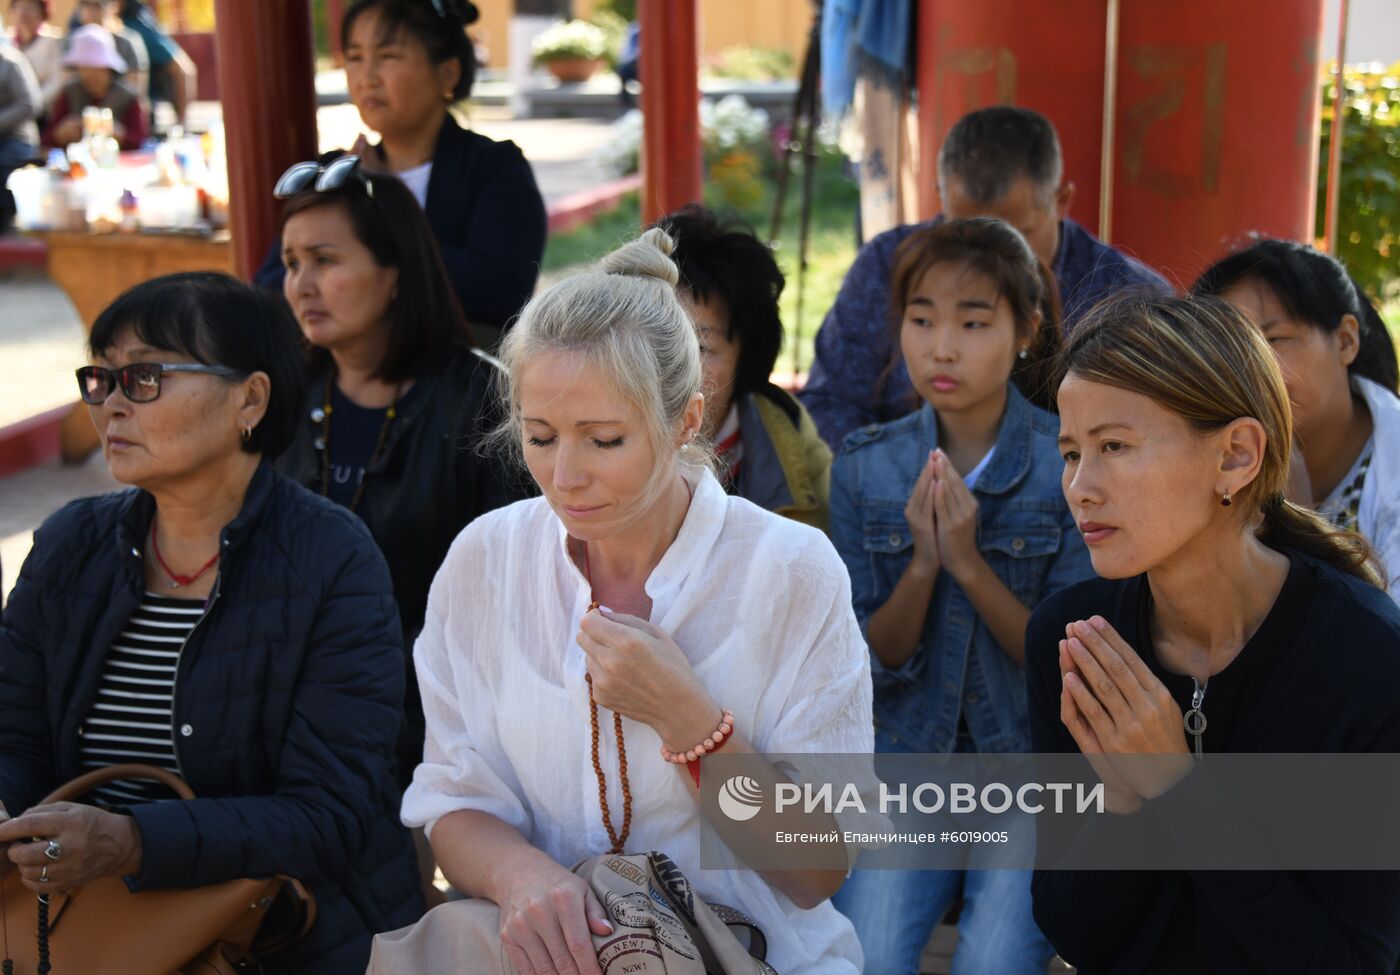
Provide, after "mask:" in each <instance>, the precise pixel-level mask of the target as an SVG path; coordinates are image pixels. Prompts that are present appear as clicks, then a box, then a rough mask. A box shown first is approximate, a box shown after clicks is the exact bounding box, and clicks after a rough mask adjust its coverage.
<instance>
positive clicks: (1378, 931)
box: [1026, 553, 1400, 975]
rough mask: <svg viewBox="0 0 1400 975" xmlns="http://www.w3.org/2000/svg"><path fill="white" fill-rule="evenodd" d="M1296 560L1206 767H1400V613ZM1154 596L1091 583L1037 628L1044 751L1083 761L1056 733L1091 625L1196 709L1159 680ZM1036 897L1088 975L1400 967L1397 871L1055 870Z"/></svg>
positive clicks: (1037, 617)
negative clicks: (1064, 662)
mask: <svg viewBox="0 0 1400 975" xmlns="http://www.w3.org/2000/svg"><path fill="white" fill-rule="evenodd" d="M1290 557H1291V560H1292V566H1291V569H1290V571H1289V574H1288V578H1287V581H1286V582H1285V583H1284V587H1283V590H1282V591H1281V592H1280V593H1279V596H1278V598H1277V599H1276V600H1275V602H1274V606H1273V609H1271V610H1270V611H1269V614H1268V616H1267V617H1265V619H1264V622H1263V623H1262V624H1261V625H1260V627H1259V629H1258V631H1257V632H1256V633H1255V634H1254V636H1253V637H1251V638H1250V640H1249V642H1248V643H1247V644H1246V645H1245V647H1244V649H1242V650H1241V651H1240V653H1239V655H1238V656H1237V657H1236V658H1235V659H1234V660H1233V661H1231V662H1230V664H1229V665H1228V666H1227V667H1226V668H1225V669H1224V670H1222V671H1220V672H1219V673H1218V674H1216V675H1215V676H1213V677H1212V678H1211V679H1210V685H1209V693H1208V696H1207V698H1206V704H1205V711H1206V714H1207V716H1208V722H1207V725H1206V729H1205V731H1204V733H1203V734H1202V736H1201V737H1202V741H1203V746H1204V751H1205V753H1206V754H1207V755H1209V754H1210V753H1212V752H1253V753H1258V752H1274V753H1305V754H1313V753H1345V752H1400V694H1397V688H1400V609H1397V608H1396V606H1395V604H1394V603H1393V602H1391V600H1390V598H1389V597H1387V596H1386V595H1385V594H1384V593H1383V592H1381V591H1380V590H1378V589H1375V588H1372V587H1371V586H1368V585H1366V584H1365V583H1363V582H1361V581H1360V580H1358V579H1355V578H1352V577H1350V576H1345V575H1343V574H1342V573H1340V572H1339V571H1337V570H1336V569H1333V568H1331V567H1329V566H1326V565H1323V564H1321V563H1319V562H1316V561H1314V560H1312V559H1309V558H1307V557H1305V556H1302V555H1298V554H1296V553H1295V554H1292V555H1291V556H1290ZM1147 590H1148V586H1147V583H1146V579H1145V577H1144V576H1138V577H1136V578H1133V579H1124V580H1107V579H1093V580H1090V581H1087V582H1082V583H1079V584H1077V585H1073V586H1069V587H1067V588H1065V589H1061V590H1060V591H1059V592H1057V593H1055V594H1054V595H1052V596H1050V597H1049V598H1048V599H1046V600H1045V601H1044V602H1043V603H1041V604H1040V605H1039V606H1038V607H1037V608H1036V610H1035V612H1034V613H1033V614H1032V615H1031V619H1030V623H1029V626H1028V627H1027V630H1026V683H1027V689H1028V692H1029V697H1030V714H1031V739H1032V742H1033V745H1034V748H1035V751H1037V752H1075V751H1078V747H1077V746H1076V745H1075V742H1074V738H1073V737H1072V736H1071V735H1070V733H1069V731H1068V730H1067V729H1066V728H1065V727H1064V725H1063V724H1062V723H1061V721H1060V687H1061V683H1060V671H1059V641H1060V640H1061V639H1063V638H1064V634H1065V626H1066V624H1068V623H1070V622H1072V621H1074V620H1082V619H1088V618H1089V617H1091V616H1093V615H1094V614H1096V613H1097V614H1099V615H1102V616H1103V617H1104V618H1105V619H1107V620H1108V621H1109V623H1111V624H1112V625H1113V627H1114V629H1116V630H1117V631H1118V633H1119V634H1120V635H1121V636H1122V637H1123V639H1124V640H1125V641H1126V642H1127V643H1128V645H1129V646H1131V647H1133V648H1134V649H1135V650H1136V651H1137V652H1138V653H1139V654H1140V655H1141V656H1142V658H1143V661H1144V662H1145V663H1146V664H1147V665H1148V666H1149V667H1150V668H1151V669H1152V671H1153V673H1154V674H1156V675H1157V677H1158V678H1159V679H1161V680H1162V682H1163V683H1164V684H1165V685H1166V687H1167V689H1168V690H1169V691H1171V693H1172V696H1173V697H1174V698H1175V699H1176V702H1177V704H1179V705H1181V707H1182V713H1185V712H1186V711H1187V710H1189V708H1190V703H1189V702H1190V699H1191V692H1192V689H1193V683H1192V680H1191V678H1190V677H1184V676H1182V675H1180V674H1173V673H1169V672H1168V671H1167V670H1165V669H1164V668H1163V667H1162V665H1161V664H1160V663H1159V662H1158V660H1157V658H1156V656H1155V655H1154V654H1153V653H1152V648H1151V640H1150V637H1149V635H1148V634H1147V633H1145V632H1144V631H1143V626H1142V621H1143V620H1144V619H1145V618H1146V614H1145V612H1144V608H1145V600H1146V599H1147V598H1148V594H1147ZM1181 788H1182V786H1181V785H1178V786H1176V787H1174V788H1173V789H1172V790H1169V791H1168V792H1167V793H1165V794H1164V796H1163V797H1159V798H1158V799H1157V800H1153V801H1154V802H1161V801H1163V800H1164V799H1167V800H1168V801H1171V800H1170V797H1172V796H1173V794H1174V793H1175V792H1176V791H1177V790H1178V789H1181ZM1032 891H1033V895H1034V906H1035V919H1036V923H1037V924H1039V925H1040V929H1041V930H1042V931H1043V932H1045V936H1046V937H1047V938H1049V939H1050V942H1051V944H1053V945H1054V946H1055V949H1056V950H1057V951H1058V952H1059V953H1060V954H1061V955H1062V956H1063V957H1064V959H1065V960H1066V961H1067V962H1069V963H1070V964H1071V965H1074V966H1075V967H1076V968H1077V969H1078V970H1079V971H1080V972H1083V973H1084V975H1100V973H1114V975H1120V973H1121V975H1136V973H1143V972H1151V973H1178V972H1192V973H1200V975H1216V973H1218V975H1248V973H1254V972H1258V973H1261V975H1262V973H1268V975H1287V973H1293V972H1297V973H1300V975H1302V973H1315V972H1326V973H1329V975H1331V973H1341V972H1355V973H1361V972H1374V973H1390V972H1391V971H1392V970H1394V969H1395V967H1396V961H1397V959H1398V958H1400V874H1397V873H1396V872H1395V871H1382V870H1374V871H1364V872H1361V871H1290V872H1278V871H1266V870H1240V871H1223V870H1213V871H1211V870H1194V871H1176V872H1171V871H1154V872H1145V871H1132V870H1108V871H1085V870H1078V871H1075V870H1055V871H1037V872H1036V874H1035V877H1034V880H1033V882H1032Z"/></svg>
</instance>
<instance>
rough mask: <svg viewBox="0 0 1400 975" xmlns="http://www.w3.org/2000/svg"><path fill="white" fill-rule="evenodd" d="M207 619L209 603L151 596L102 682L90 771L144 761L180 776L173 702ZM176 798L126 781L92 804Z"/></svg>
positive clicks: (93, 719)
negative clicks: (192, 643)
mask: <svg viewBox="0 0 1400 975" xmlns="http://www.w3.org/2000/svg"><path fill="white" fill-rule="evenodd" d="M203 615H204V600H202V599H172V598H170V597H167V596H161V595H157V594H156V593H152V592H148V593H146V595H145V596H144V597H143V598H142V600H141V605H140V606H139V607H137V609H136V612H135V613H133V614H132V616H131V619H130V620H129V621H128V622H127V624H126V628H125V629H123V630H122V632H121V634H120V635H119V636H118V637H117V639H116V641H115V642H113V644H112V648H111V649H110V650H109V651H108V653H107V659H106V661H105V662H104V663H103V665H102V682H101V684H100V685H99V687H98V691H97V698H96V699H95V700H94V701H93V704H92V710H91V711H89V712H88V716H87V720H86V721H85V722H83V726H82V747H81V750H80V756H79V757H80V759H81V761H82V765H83V768H84V770H86V771H91V770H92V769H97V768H106V767H107V766H109V765H120V764H122V763H124V762H141V763H143V764H146V765H155V766H158V767H160V768H163V769H166V770H168V771H171V772H176V773H178V771H179V770H178V768H177V766H176V762H175V729H174V724H173V721H174V717H173V712H172V708H171V705H172V701H173V694H174V689H175V669H176V665H177V663H178V662H179V658H180V648H181V647H182V646H184V643H185V639H186V638H187V637H188V636H189V635H190V632H191V631H192V630H193V629H194V627H195V624H196V623H198V622H199V618H200V617H201V616H203ZM173 797H174V793H173V792H171V791H170V790H169V789H168V788H166V787H165V786H163V785H160V784H159V783H156V782H149V781H129V780H122V779H119V780H117V781H116V782H110V783H108V784H107V785H104V786H101V787H99V788H97V789H95V790H93V793H92V799H93V800H94V801H95V802H96V803H97V804H98V805H102V806H129V805H133V804H139V803H143V802H153V801H156V800H159V799H170V798H173Z"/></svg>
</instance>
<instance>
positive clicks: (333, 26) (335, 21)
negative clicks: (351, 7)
mask: <svg viewBox="0 0 1400 975" xmlns="http://www.w3.org/2000/svg"><path fill="white" fill-rule="evenodd" d="M344 20H345V0H326V39H327V40H329V41H330V45H331V57H333V58H334V59H335V63H336V64H344V63H345V52H344V51H343V50H341V48H340V25H341V23H343V22H344Z"/></svg>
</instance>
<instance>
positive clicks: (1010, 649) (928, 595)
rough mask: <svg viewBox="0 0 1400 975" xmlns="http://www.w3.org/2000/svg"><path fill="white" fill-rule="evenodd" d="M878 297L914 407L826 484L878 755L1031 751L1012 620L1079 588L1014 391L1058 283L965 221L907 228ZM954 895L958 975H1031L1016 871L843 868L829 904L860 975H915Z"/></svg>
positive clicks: (1037, 962)
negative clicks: (847, 926) (855, 948)
mask: <svg viewBox="0 0 1400 975" xmlns="http://www.w3.org/2000/svg"><path fill="white" fill-rule="evenodd" d="M892 294H893V297H894V301H895V310H896V311H897V313H898V314H899V315H900V320H899V322H898V334H899V348H900V350H901V353H902V355H903V358H904V361H905V362H906V363H908V366H909V372H910V374H911V376H912V377H913V380H914V387H915V390H916V391H917V392H918V394H919V396H920V397H921V398H922V399H923V400H924V404H923V407H922V409H920V410H919V411H918V412H916V413H913V414H911V415H910V416H907V417H904V418H903V419H900V420H896V421H894V422H893V423H888V424H884V425H877V426H870V427H866V428H864V429H862V430H858V431H856V432H854V433H852V434H851V435H850V436H849V437H847V438H846V442H845V444H844V445H843V447H842V449H841V452H840V453H839V454H838V456H837V458H836V463H835V467H834V468H833V470H832V484H831V522H832V536H833V541H834V542H835V543H836V548H837V550H838V551H839V552H840V553H841V556H842V558H843V559H844V560H845V563H846V567H847V569H848V570H849V571H850V574H851V588H852V596H853V599H854V602H855V611H856V616H857V618H858V619H859V620H860V622H861V626H862V628H863V629H864V630H865V634H866V641H867V642H868V643H869V645H870V648H871V668H872V670H873V671H874V686H875V747H876V750H877V751H884V752H942V753H948V752H1020V751H1029V749H1030V730H1029V717H1028V712H1027V705H1026V690H1025V681H1024V677H1023V675H1022V664H1023V661H1024V657H1025V628H1026V621H1027V620H1028V619H1029V617H1030V612H1031V610H1032V609H1033V608H1034V607H1035V605H1036V604H1037V603H1038V602H1039V601H1040V600H1041V599H1043V598H1044V597H1045V596H1046V595H1048V594H1049V593H1051V592H1053V591H1055V590H1056V589H1059V588H1061V587H1063V586H1066V585H1068V584H1070V583H1073V582H1078V581H1080V580H1082V579H1086V578H1090V577H1091V576H1092V575H1093V568H1092V566H1091V564H1090V562H1089V555H1088V552H1087V550H1086V549H1085V547H1084V543H1083V541H1082V539H1081V538H1080V535H1079V532H1078V530H1077V528H1076V526H1075V524H1074V521H1073V519H1072V518H1071V516H1070V513H1069V509H1068V508H1067V507H1066V505H1065V502H1064V497H1063V494H1062V493H1061V490H1060V474H1061V471H1062V469H1063V462H1062V460H1061V459H1060V454H1059V449H1058V446H1057V444H1056V437H1057V436H1058V433H1059V424H1058V422H1057V421H1056V419H1055V418H1054V417H1053V416H1052V415H1050V414H1049V413H1047V412H1045V411H1044V410H1041V409H1039V408H1037V407H1036V406H1033V405H1032V404H1031V403H1030V402H1029V401H1028V400H1027V397H1026V394H1023V392H1022V389H1025V390H1026V393H1027V394H1029V395H1031V396H1035V394H1036V389H1035V384H1036V382H1037V373H1038V369H1037V366H1038V364H1040V363H1043V362H1045V361H1046V360H1047V359H1048V357H1049V356H1050V355H1051V354H1052V353H1053V352H1054V350H1055V347H1056V345H1057V344H1058V337H1059V327H1058V322H1057V321H1056V319H1057V315H1056V312H1055V300H1054V290H1053V285H1052V284H1051V283H1050V282H1049V280H1048V277H1047V276H1046V274H1045V272H1044V269H1043V268H1042V267H1041V266H1040V265H1039V263H1038V262H1037V261H1036V259H1035V257H1034V256H1033V255H1032V253H1031V251H1030V248H1029V247H1028V246H1027V245H1026V242H1025V240H1024V239H1023V238H1022V237H1021V236H1020V234H1018V233H1017V232H1016V231H1015V230H1014V229H1012V228H1011V227H1010V226H1009V225H1008V224H1006V223H1003V222H1002V221H1000V220H995V219H991V218H974V219H970V220H959V221H950V222H947V223H943V224H940V225H939V226H936V227H930V228H927V229H924V230H920V231H918V232H917V233H915V234H912V235H911V236H910V237H909V238H908V240H906V241H905V242H904V244H902V245H901V247H900V250H899V252H898V253H897V255H896V260H895V270H894V278H893V288H892ZM1018 385H1019V386H1020V387H1021V388H1018ZM959 894H961V895H962V899H963V908H962V913H961V916H960V917H959V921H958V927H959V942H958V948H957V952H956V955H955V959H954V968H953V970H954V971H955V972H957V973H959V975H968V973H980V972H988V973H997V975H1008V973H1012V975H1014V973H1019V972H1026V973H1031V972H1036V973H1043V972H1044V971H1045V969H1046V965H1047V964H1048V962H1049V960H1050V958H1051V956H1052V955H1053V954H1054V951H1053V949H1052V948H1051V947H1050V944H1049V942H1048V941H1046V939H1045V938H1044V936H1043V935H1042V934H1041V933H1040V930H1039V929H1038V928H1037V927H1036V925H1035V921H1034V919H1033V918H1032V916H1031V892H1030V872H1029V871H1013V870H986V871H977V870H968V871H894V870H866V871H856V873H855V874H853V875H852V877H851V878H850V880H849V881H848V882H847V883H846V885H845V886H844V887H843V888H842V889H841V891H840V893H839V895H838V897H837V898H836V905H837V907H838V908H840V910H841V911H842V912H843V913H845V914H846V915H847V916H848V917H850V918H851V920H852V921H853V922H855V926H856V931H857V933H858V934H859V935H860V939H861V944H862V947H863V948H864V950H865V958H866V971H867V972H868V973H870V975H906V973H909V975H913V973H915V972H917V971H918V964H919V958H920V955H921V953H922V951H923V947H924V945H925V943H926V942H927V941H928V939H929V935H930V933H931V932H932V930H933V928H934V926H935V925H937V924H938V923H939V921H940V920H942V918H943V916H944V915H945V914H946V913H947V912H948V910H949V908H950V907H951V906H952V905H953V903H954V901H955V900H956V898H957V897H958V895H959Z"/></svg>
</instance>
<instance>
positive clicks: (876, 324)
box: [801, 106, 1171, 449]
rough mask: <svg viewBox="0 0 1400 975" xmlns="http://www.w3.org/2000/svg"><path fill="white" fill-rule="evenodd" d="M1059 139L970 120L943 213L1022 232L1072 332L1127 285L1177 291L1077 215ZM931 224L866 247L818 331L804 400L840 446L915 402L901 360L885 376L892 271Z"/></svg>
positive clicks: (1006, 115) (1017, 118) (953, 134)
mask: <svg viewBox="0 0 1400 975" xmlns="http://www.w3.org/2000/svg"><path fill="white" fill-rule="evenodd" d="M1063 172H1064V166H1063V161H1062V160H1061V157H1060V140H1059V137H1058V136H1057V135H1056V134H1055V129H1054V127H1053V126H1052V125H1051V124H1050V122H1049V120H1048V119H1046V118H1045V117H1044V116H1043V115H1040V114H1038V113H1036V112H1032V111H1030V110H1029V109H1025V108H1013V107H1010V106H997V107H994V108H984V109H981V110H979V111H976V112H972V113H971V114H969V115H965V116H963V117H962V118H961V119H959V120H958V122H957V124H955V125H954V126H953V128H952V129H951V130H950V131H949V132H948V137H947V139H945V140H944V143H943V147H942V149H941V151H940V152H939V154H938V189H939V194H940V196H941V197H942V200H943V215H942V216H940V217H935V218H934V220H935V221H937V220H941V219H943V218H944V217H946V218H948V219H950V220H955V219H961V218H964V217H975V216H987V217H1000V218H1001V219H1003V220H1005V221H1006V222H1007V223H1009V224H1011V225H1012V226H1013V227H1015V228H1016V229H1017V230H1019V231H1020V232H1021V234H1022V236H1024V237H1025V238H1026V242H1027V243H1029V244H1030V246H1031V250H1032V251H1034V252H1035V254H1036V256H1037V257H1039V258H1040V260H1041V261H1043V262H1044V263H1045V265H1046V266H1047V267H1049V268H1050V270H1051V271H1052V272H1053V273H1054V275H1055V279H1056V281H1058V282H1059V287H1060V300H1061V302H1062V303H1063V307H1064V324H1065V327H1066V328H1067V329H1068V328H1073V327H1074V323H1075V322H1076V321H1077V320H1078V319H1079V318H1080V316H1082V315H1083V314H1084V312H1086V311H1088V310H1089V308H1091V307H1093V305H1094V304H1095V303H1097V302H1098V301H1099V299H1101V298H1103V297H1105V296H1106V295H1108V294H1110V293H1111V292H1113V291H1116V290H1118V289H1120V288H1124V287H1146V288H1149V289H1151V290H1154V291H1162V292H1169V291H1170V290H1171V287H1170V285H1168V284H1167V282H1166V280H1165V279H1164V278H1163V277H1162V276H1161V275H1160V274H1158V273H1157V272H1156V271H1153V270H1152V269H1151V268H1149V267H1147V266H1146V265H1145V264H1143V263H1141V262H1140V261H1137V260H1135V259H1134V258H1132V257H1129V256H1128V255H1126V254H1123V253H1121V252H1119V251H1117V250H1114V249H1113V248H1112V247H1110V246H1108V245H1107V244H1105V243H1104V242H1103V241H1101V240H1099V239H1098V238H1097V237H1095V236H1094V235H1093V234H1091V233H1089V231H1087V230H1085V229H1084V228H1083V227H1081V226H1079V224H1077V223H1075V222H1074V221H1073V220H1071V219H1069V217H1068V216H1066V214H1067V213H1068V212H1069V205H1070V201H1071V200H1072V199H1073V197H1074V184H1073V183H1062V177H1063ZM923 226H927V224H905V225H903V226H900V227H895V228H894V229H893V230H888V231H886V232H885V233H883V234H880V235H879V236H877V237H875V238H874V239H873V240H871V241H870V242H869V243H867V244H866V245H865V246H864V247H863V248H861V251H860V253H859V254H858V255H856V260H855V263H854V264H852V265H851V269H850V271H849V272H847V274H846V280H845V281H844V282H842V284H841V291H840V293H838V294H837V296H836V304H835V305H833V306H832V308H831V310H830V311H829V312H827V315H826V320H825V321H823V322H822V327H821V330H820V331H818V332H817V340H816V360H815V361H814V362H813V364H812V371H811V374H810V375H809V377H808V379H807V386H806V389H804V390H803V392H802V395H801V399H802V402H803V404H804V405H805V406H806V407H807V409H808V411H809V412H810V413H811V414H812V418H813V419H814V420H815V421H816V423H817V428H818V429H819V430H820V431H821V435H822V438H823V439H824V440H826V442H827V443H828V444H830V445H831V446H832V448H833V449H835V448H839V447H840V445H841V441H842V440H844V439H845V437H846V434H848V433H850V432H851V431H852V430H855V429H857V428H859V427H863V426H866V425H868V424H871V423H884V422H887V421H889V420H894V419H898V418H899V417H901V416H904V415H905V414H907V413H909V412H911V411H912V409H913V407H914V406H915V405H917V404H916V398H915V396H914V390H913V386H912V385H911V383H910V381H909V372H908V370H907V369H905V367H904V363H903V362H899V363H897V364H896V365H895V367H894V368H893V369H892V370H891V371H890V375H889V376H888V378H887V379H886V380H885V382H884V383H883V386H882V388H879V389H877V386H881V384H880V383H879V377H880V374H881V373H882V372H884V370H885V368H886V366H888V365H889V364H890V360H891V357H892V356H897V355H898V352H899V350H898V347H897V345H896V344H895V342H894V333H893V332H892V331H891V315H892V314H893V312H892V311H891V309H890V273H891V271H892V269H893V268H892V264H893V260H894V253H895V250H896V249H897V248H898V247H899V245H900V243H901V242H902V241H903V240H904V238H905V237H908V236H909V235H910V234H912V233H913V232H914V231H916V230H918V229H919V228H920V227H923Z"/></svg>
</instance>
